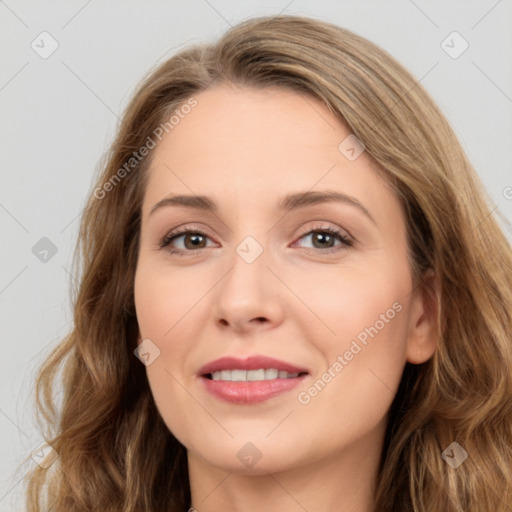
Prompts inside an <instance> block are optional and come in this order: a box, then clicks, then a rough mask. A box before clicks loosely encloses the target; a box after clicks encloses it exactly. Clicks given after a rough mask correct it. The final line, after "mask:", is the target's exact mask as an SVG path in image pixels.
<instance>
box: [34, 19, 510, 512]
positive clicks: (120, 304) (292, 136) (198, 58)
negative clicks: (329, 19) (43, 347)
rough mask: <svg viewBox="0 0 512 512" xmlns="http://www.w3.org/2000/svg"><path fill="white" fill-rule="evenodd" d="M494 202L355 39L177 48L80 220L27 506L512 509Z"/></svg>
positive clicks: (261, 26)
mask: <svg viewBox="0 0 512 512" xmlns="http://www.w3.org/2000/svg"><path fill="white" fill-rule="evenodd" d="M486 201H487V202H488V197H487V196H486V194H485V191H484V190H483V187H482V184H481V182H480V181H479V179H478V177H477V176H476V174H475V172H474V170H473V169H472V167H471V165H470V163H469V162H468V160H467V158H466V156H465V155H464V152H463V150H462V149H461V147H460V144H459V143H458V141H457V139H456V137H455V135H454V134H453V132H452V130H451V129H450V127H449V126H448V124H447V122H446V120H445V119H444V117H443V116H442V114H441V113H440V112H439V110H438V109H437V107H436V106H435V105H434V103H433V101H432V100H431V99H430V98H429V96H428V95H427V93H426V92H425V91H424V90H423V89H422V87H421V86H420V85H419V84H418V83H416V82H415V80H414V78H413V77H412V76H411V75H410V74H409V73H408V72H407V71H405V70H404V69H403V68H402V67H401V66H400V65H399V64H398V63H397V62H396V61H395V60H394V59H393V58H392V57H390V56H389V55H388V54H386V53H385V52H384V51H382V50H381V49H379V48H377V47H376V46H375V45H374V44H372V43H370V42H368V41H366V40H365V39H363V38H361V37H359V36H356V35H355V34H353V33H351V32H349V31H347V30H344V29H341V28H339V27H336V26H334V25H330V24H327V23H323V22H319V21H314V20H311V19H307V18H300V17H294V16H278V17H273V18H270V17H269V18H259V19H253V20H249V21H247V22H244V23H242V24H240V25H238V26H236V27H234V28H232V29H231V30H230V31H229V32H228V33H227V34H225V35H224V37H222V38H221V40H220V41H218V42H217V43H216V44H212V45H205V46H198V47H194V48H190V49H187V50H185V51H183V52H181V53H179V54H177V55H175V56H174V57H173V58H171V59H170V60H168V61H167V62H165V63H164V64H162V65H161V66H160V67H159V68H158V69H156V70H155V71H153V72H152V73H151V74H150V75H149V76H148V77H147V78H146V79H145V81H144V82H143V83H142V84H141V86H140V88H139V90H138V91H137V92H136V94H135V96H134V99H133V100H132V102H131V104H130V105H129V106H128V108H127V110H126V112H125V115H124V117H123V120H122V123H121V126H120V129H119V133H118V136H117V138H116V140H115V142H114V143H113V145H112V148H111V151H110V154H109V156H108V160H107V162H106V164H105V166H104V170H103V173H102V175H101V176H100V177H99V179H98V182H97V184H96V187H95V189H94V191H93V194H92V195H91V198H90V201H89V203H88V206H87V209H86V211H85V214H84V216H83V219H82V224H81V232H80V240H79V242H80V248H81V256H82V259H81V260H80V261H79V262H78V263H77V265H78V268H79V269H80V270H81V271H82V274H81V281H80V285H79V289H78V290H77V292H78V294H77V297H76V300H75V304H74V308H75V316H74V320H75V322H74V330H73V332H72V333H71V334H70V335H69V336H68V337H67V338H66V340H64V342H63V343H62V344H61V345H60V346H59V347H58V348H57V349H56V350H55V352H54V353H53V354H52V357H51V358H50V359H49V361H48V362H47V363H46V364H45V366H44V367H43V368H42V370H41V374H40V375H39V377H38V383H37V386H38V397H39V398H38V404H39V407H40V409H41V411H42V413H43V414H44V415H45V419H46V421H47V422H48V424H49V425H50V427H52V429H50V430H49V431H48V432H47V434H46V439H47V440H48V443H49V445H50V446H51V447H52V448H53V450H54V451H55V453H56V454H58V458H57V460H56V462H55V463H54V464H52V465H51V466H50V467H48V468H46V469H43V468H42V467H41V468H40V467H38V468H37V469H36V470H34V472H33V474H32V475H31V478H30V481H29V486H28V493H27V502H28V505H29V510H30V511H39V510H43V508H42V505H41V497H42V495H43V491H42V489H43V484H44V483H45V482H46V484H47V485H48V496H47V503H48V507H47V510H52V511H58V512H60V511H64V510H65V511H82V510H83V511H85V510H102V511H120V510H123V511H148V512H149V511H180V512H181V511H185V510H188V509H189V508H190V509H193V510H198V511H199V512H209V511H216V510H233V511H235V510H236V511H245V510H254V509H256V507H257V508H266V509H267V510H280V511H283V510H287V511H292V510H293V511H295V510H310V511H313V510H320V511H331V510H332V511H337V512H340V511H341V512H343V511H356V510H357V511H365V512H366V511H375V512H387V511H389V512H391V511H393V512H397V511H412V510H414V511H418V512H419V511H421V512H439V511H440V510H443V511H444V512H455V511H462V510H471V511H482V512H484V511H485V512H488V511H489V510H493V511H500V512H505V511H509V510H510V508H511V507H512V477H511V473H510V471H511V467H512V430H511V425H512V370H511V368H512V343H511V338H510V332H512V296H511V289H512V286H511V285H512V257H511V251H510V246H509V244H508V243H507V240H506V238H505V237H504V235H503V234H502V232H501V231H500V229H499V228H498V226H497V223H496V222H495V220H494V219H493V218H492V216H491V215H490V208H489V206H488V204H487V202H486ZM324 244H325V245H324ZM61 364H62V365H63V372H64V373H63V376H64V382H63V387H64V397H63V403H62V408H61V412H60V415H59V416H58V415H57V414H56V413H55V404H54V403H53V402H52V396H51V395H52V393H51V391H52V387H51V386H52V382H53V381H54V380H55V376H56V373H57V371H58V369H59V368H60V366H61Z"/></svg>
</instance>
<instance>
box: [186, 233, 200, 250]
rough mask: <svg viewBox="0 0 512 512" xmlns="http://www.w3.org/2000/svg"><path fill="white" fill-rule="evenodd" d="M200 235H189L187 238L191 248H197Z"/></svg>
mask: <svg viewBox="0 0 512 512" xmlns="http://www.w3.org/2000/svg"><path fill="white" fill-rule="evenodd" d="M201 238H203V236H202V235H189V236H188V237H187V239H188V240H189V241H190V242H191V245H192V246H193V248H197V247H198V245H200V244H201Z"/></svg>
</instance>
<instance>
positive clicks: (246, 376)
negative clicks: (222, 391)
mask: <svg viewBox="0 0 512 512" xmlns="http://www.w3.org/2000/svg"><path fill="white" fill-rule="evenodd" d="M211 375H212V379H213V380H227V381H231V382H244V381H245V382H254V381H260V380H274V379H278V378H279V379H294V378H296V377H298V376H299V374H298V373H288V372H285V371H283V370H276V369H275V368H268V369H264V368H260V369H259V370H221V371H219V372H213V373H212V374H211Z"/></svg>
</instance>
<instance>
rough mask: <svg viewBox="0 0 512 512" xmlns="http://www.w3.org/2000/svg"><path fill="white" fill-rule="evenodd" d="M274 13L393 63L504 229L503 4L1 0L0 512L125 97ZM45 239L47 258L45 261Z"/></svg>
mask: <svg viewBox="0 0 512 512" xmlns="http://www.w3.org/2000/svg"><path fill="white" fill-rule="evenodd" d="M280 12H284V13H286V14H302V15H309V16H312V17H315V18H319V19H325V20H327V21H331V22H334V23H337V24H339V25H341V26H344V27H346V28H348V29H351V30H353V31H355V32H357V33H359V34H361V35H363V36H365V37H367V38H368V39H370V40H372V41H374V42H375V43H377V44H378V45H380V46H382V47H383V48H384V49H386V50H387V51H389V52H390V53H391V54H392V55H393V56H395V57H396V58H397V59H398V60H399V61H400V62H401V63H402V64H404V65H405V66H406V67H407V68H408V69H409V70H410V71H411V72H412V73H413V74H414V75H415V76H416V77H417V78H418V79H419V80H421V83H422V84H423V86H424V87H426V89H427V90H428V91H429V92H430V93H431V95H432V96H433V97H434V99H435V100H436V101H437V102H438V104H439V106H440V107H441V109H442V110H443V111H444V112H445V114H446V116H447V117H448V120H449V121H450V123H451V124H452V126H453V128H454V129H455V131H456V133H457V134H458V136H459V139H460V141H461V143H462V145H463V147H464V149H465V150H466V152H467V154H468V156H469V158H470V160H471V161H472V163H473V165H474V166H475V168H476V170H477V172H478V173H479V175H480V177H481V178H482V180H483V182H484V184H485V186H486V187H487V189H488V191H489V193H490V194H491V197H492V200H493V208H494V207H496V211H495V212H494V215H496V213H497V212H498V211H501V212H502V213H503V215H504V217H506V218H507V219H509V220H511V219H512V172H511V167H512V166H511V162H512V150H511V146H512V144H511V143H512V30H511V26H512V2H511V1H507V0H499V1H496V0H478V1H477V0H473V1H468V0H466V1H436V2H434V1H427V0H414V1H412V0H397V1H393V2H391V1H386V2H383V1H380V2H377V1H359V2H357V1H337V2H334V1H320V2H312V1H300V0H295V1H291V2H290V0H283V1H259V2H256V1H239V2H236V3H235V2H228V1H223V0H208V1H207V0H193V1H188V2H186V3H185V2H177V1H167V2H163V1H160V2H159V1H154V0H153V1H145V2H142V1H137V2H133V1H123V2H120V1H118V2H114V1H109V2H107V1H101V2H100V1H99V0H89V1H87V0H73V1H69V0H68V1H66V2H51V3H50V2H42V1H40V2H37V3H36V2H35V1H31V2H27V1H15V0H6V1H1V0H0V16H1V18H0V19H1V26H2V30H1V33H0V44H1V48H2V58H1V59H0V106H1V109H2V117H1V119H2V122H1V125H0V144H1V150H2V158H1V162H2V165H1V168H0V172H1V180H2V187H1V189H0V223H1V230H2V231H1V233H2V238H3V239H2V251H1V260H0V270H1V273H0V302H1V305H0V307H1V312H2V316H1V320H2V322H1V324H0V329H1V338H0V340H1V352H0V353H1V356H2V357H1V358H0V365H1V367H0V379H1V382H0V433H1V436H0V450H1V456H0V510H2V511H11V510H12V511H15V510H24V506H23V484H22V483H21V482H20V479H22V477H23V475H24V474H25V472H26V471H27V470H28V468H29V466H30V465H31V464H35V462H33V461H32V460H31V461H30V463H29V464H25V465H22V466H21V467H20V468H18V465H19V464H20V463H21V461H22V460H23V458H24V457H26V456H27V455H29V454H30V453H31V452H32V450H34V449H35V448H36V447H37V446H38V445H39V444H40V443H41V442H42V441H43V439H42V437H41V435H40V433H39V432H38V431H37V430H36V428H35V423H34V414H33V395H32V386H33V377H34V373H35V370H36V368H37V367H38V365H39V364H40V363H41V362H42V361H43V359H44V358H45V356H46V355H47V354H48V352H49V351H50V350H51V348H53V347H54V346H55V345H56V344H57V343H58V342H59V341H60V340H61V339H62V337H63V336H64V335H65V334H66V333H67V332H68V331H69V330H70V329H71V326H72V312H71V308H70V295H69V286H70V283H71V281H72V280H73V279H74V278H73V276H72V274H71V270H72V268H71V256H72V252H73V250H74V244H75V240H76V236H77V230H78V224H79V215H80V213H81V210H82V208H83V205H84V202H85V199H86V197H87V195H88V194H89V193H90V191H91V190H92V182H91V180H92V177H93V175H94V174H95V173H96V172H97V171H98V164H99V161H100V159H101V157H102V156H103V154H104V153H105V151H106V150H107V147H108V144H109V142H110V141H111V139H112V137H113V135H114V133H115V129H116V126H117V123H118V116H119V115H120V113H121V111H122V109H123V107H124V106H125V105H126V103H127V101H128V99H129V98H130V95H131V94H132V92H133V91H134V87H135V86H136V84H137V83H138V81H139V80H140V79H141V78H142V76H143V75H144V74H145V73H146V72H147V71H148V70H149V69H150V68H151V67H153V66H154V65H155V64H157V63H159V62H161V61H162V60H164V59H166V58H168V57H169V56H170V55H171V54H173V53H174V52H176V51H177V50H179V49H181V48H182V47H183V46H186V45H187V44H189V43H193V42H198V41H203V40H213V39H215V38H217V37H218V36H219V35H221V34H222V33H223V32H224V31H225V30H226V29H227V28H228V27H229V25H234V24H235V23H237V22H238V21H241V20H242V19H245V18H248V17H251V16H256V15H268V14H278V13H280ZM43 31H46V32H48V33H49V34H51V37H52V38H54V40H56V41H57V43H58V48H57V50H56V51H55V52H54V53H53V54H52V55H50V56H49V57H47V58H42V57H41V56H40V54H39V53H37V52H36V51H35V50H34V49H33V48H32V47H31V44H32V42H33V41H35V42H34V43H33V44H34V45H39V46H38V47H37V46H36V47H37V48H38V51H39V52H40V53H41V52H44V51H48V50H49V49H50V48H51V46H50V44H51V41H50V39H43V42H41V39H42V38H44V37H47V36H40V34H41V32H43ZM453 31H457V32H459V33H460V35H461V36H462V37H463V38H464V39H465V40H466V41H467V42H468V43H469V47H468V49H467V50H466V51H465V52H464V53H462V54H461V55H460V56H459V57H458V58H452V57H450V56H449V55H448V54H447V53H446V52H445V51H444V49H443V48H442V46H441V43H442V41H443V40H445V39H446V38H447V36H448V35H449V34H451V33H452V32H453ZM445 44H449V45H451V46H453V47H454V48H453V49H452V50H451V51H452V52H456V51H458V50H460V48H461V46H460V41H457V40H456V39H453V38H452V39H448V43H445ZM500 223H501V221H500ZM502 225H503V224H502ZM503 227H504V230H505V232H506V233H507V236H508V238H509V239H512V236H511V230H510V228H509V227H507V226H504V225H503ZM43 237H46V238H47V239H49V240H50V241H51V244H53V245H54V246H55V248H56V250H57V252H56V253H55V254H52V252H51V249H50V252H48V253H47V254H44V253H43V252H40V251H43V250H44V249H45V248H46V249H48V241H47V240H44V241H40V240H41V239H42V238H43ZM36 244H37V245H36ZM34 246H35V249H33V248H34ZM54 250H55V249H54ZM45 258H46V261H45Z"/></svg>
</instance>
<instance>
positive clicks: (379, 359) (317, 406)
mask: <svg viewBox="0 0 512 512" xmlns="http://www.w3.org/2000/svg"><path fill="white" fill-rule="evenodd" d="M195 99H196V100H197V105H196V106H195V107H194V108H193V109H190V112H189V113H188V114H187V115H182V117H180V120H179V122H178V123H176V124H174V125H173V128H172V130H170V131H169V133H168V134H167V135H165V137H164V138H163V139H162V141H161V142H160V143H159V144H158V145H157V147H156V148H155V149H154V150H153V151H154V154H153V161H152V162H153V163H152V166H151V168H150V170H149V181H148V186H147V189H146V191H145V196H144V202H143V208H142V226H141V240H140V251H139V258H138V266H137V271H136V276H135V305H136V311H137V318H138V323H139V328H140V339H139V343H140V341H142V340H145V341H144V344H143V346H142V347H139V349H140V350H141V352H143V353H144V354H149V356H148V355H145V356H144V358H141V359H144V360H145V363H146V364H147V375H148V379H149V384H150V387H151V391H152V393H153V396H154V398H155V401H156V404H157V406H158V409H159V411H160V414H161V416H162V418H163V420H164V421H165V423H166V424H167V426H168V428H169V430H170V431H171V432H172V433H173V434H174V435H175V437H176V438H177V439H178V440H179V441H180V442H181V443H182V444H183V445H185V447H186V448H187V450H188V453H189V461H190V463H192V464H193V463H194V461H196V463H197V464H203V465H204V464H206V465H213V466H216V467H218V468H223V469H226V470H229V471H240V472H251V471H252V472H256V473H263V472H266V471H278V470H284V469H286V468H291V467H297V466H300V465H305V464H307V463H311V462H320V461H322V460H326V459H327V458H329V459H330V460H335V459H336V458H338V457H344V456H348V454H352V456H353V460H359V459H358V457H362V456H367V455H368V453H370V452H372V453H375V451H379V450H380V449H381V443H382V439H383V435H384V431H385V425H386V420H387V412H388V409H389V407H390V405H391V402H392V400H393V397H394V395H395V393H396V390H397V388H398V384H399V382H400V378H401V375H402V372H403V368H404V365H405V363H406V361H407V360H409V361H410V362H413V363H421V362H423V361H425V360H427V359H428V358H429V357H430V356H431V355H432V352H433V350H434V346H433V343H431V342H430V341H429V339H428V336H427V330H428V329H427V321H426V319H425V315H424V306H423V300H422V297H421V295H420V294H419V293H418V290H413V286H412V279H411V273H410V268H409V262H408V257H407V243H406V228H405V221H404V218H403V215H402V212H401V209H400V206H399V202H398V200H397V199H396V197H395V196H394V194H393V193H392V191H391V189H390V188H389V187H388V186H387V184H386V182H385V181H384V180H383V179H382V178H381V177H380V176H379V175H378V174H377V172H376V171H375V170H374V168H372V164H371V162H370V160H369V158H368V157H367V155H366V153H365V152H364V151H363V152H362V153H361V154H360V155H359V156H358V153H360V151H361V150H362V149H363V148H362V147H361V146H360V145H358V143H357V139H356V140H354V139H353V138H352V137H353V136H352V137H350V138H349V139H347V137H348V136H349V135H350V131H349V130H347V128H346V127H345V126H344V125H343V124H342V123H340V122H339V121H338V120H337V119H336V118H335V117H334V116H333V115H332V114H331V113H330V112H329V110H328V109H327V108H326V107H325V106H324V105H323V104H322V103H320V102H319V101H317V100H315V99H313V98H311V97H307V96H302V95H299V94H297V93H295V92H292V91H289V90H284V89H275V88H274V89H260V90H255V89H249V88H237V89H235V88H232V87H230V86H227V85H223V86H219V87H217V88H215V89H210V90H208V91H205V92H202V93H200V94H197V95H196V96H195ZM340 144H341V145H340ZM335 195H337V199H336V198H335ZM183 196H184V197H185V199H184V198H183ZM195 196H201V199H200V200H199V199H195V200H194V197H195ZM329 197H330V198H331V199H329ZM172 198H174V199H173V201H171V200H170V199H172ZM180 198H181V199H180ZM185 229H186V230H188V231H189V234H177V232H178V231H179V232H181V231H182V230H185ZM139 349H138V350H139ZM158 351H159V352H158ZM226 358H227V359H226ZM333 457H334V459H332V458H333Z"/></svg>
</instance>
